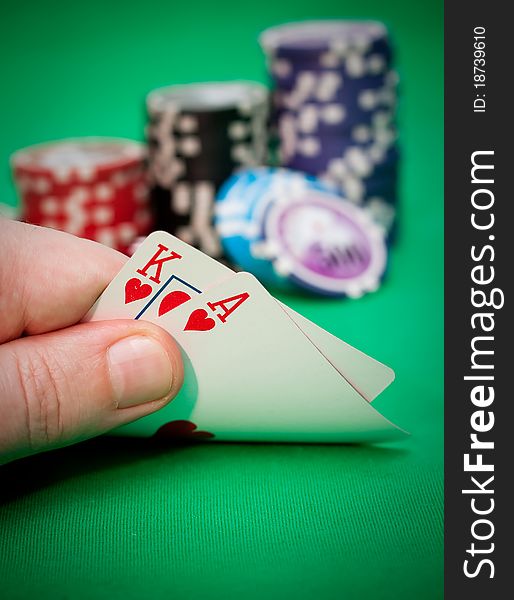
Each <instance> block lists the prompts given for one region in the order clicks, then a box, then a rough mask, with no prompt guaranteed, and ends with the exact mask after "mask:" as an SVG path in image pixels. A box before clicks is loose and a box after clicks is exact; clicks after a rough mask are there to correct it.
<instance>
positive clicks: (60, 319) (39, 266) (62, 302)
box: [0, 219, 127, 343]
mask: <svg viewBox="0 0 514 600" xmlns="http://www.w3.org/2000/svg"><path fill="white" fill-rule="evenodd" d="M0 256H2V266H1V268H0V315H1V319H0V343H2V342H5V341H8V340H12V339H15V338H17V337H20V336H21V335H22V334H24V333H25V334H30V335H33V334H38V333H45V332H48V331H54V330H56V329H61V328H63V327H67V326H69V325H73V324H75V323H77V322H78V321H80V319H82V317H83V316H84V315H85V314H86V313H87V311H88V310H89V309H90V308H91V306H92V305H93V304H94V302H95V300H96V299H97V298H98V296H99V295H100V294H101V293H102V291H103V290H104V289H105V288H106V287H107V285H108V284H109V282H110V281H111V279H112V278H113V277H114V276H115V275H116V273H117V272H118V271H119V270H120V269H121V267H122V266H123V265H124V263H125V262H126V260H127V257H126V256H124V255H123V254H121V253H120V252H117V251H116V250H112V249H111V248H107V247H106V246H102V245H101V244H98V243H96V242H92V241H89V240H84V239H81V238H77V237H75V236H73V235H70V234H67V233H63V232H61V231H55V230H53V229H47V228H45V227H37V226H35V225H27V224H25V223H18V222H15V221H10V220H7V219H0Z"/></svg>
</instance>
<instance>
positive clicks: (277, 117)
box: [260, 21, 399, 240]
mask: <svg viewBox="0 0 514 600" xmlns="http://www.w3.org/2000/svg"><path fill="white" fill-rule="evenodd" d="M260 41H261V45H262V47H263V49H264V51H265V52H266V54H267V57H268V65H269V69H270V72H271V76H272V79H273V82H274V90H273V111H272V117H271V122H272V129H273V130H274V132H275V136H276V138H277V142H278V148H277V160H278V163H279V164H280V165H281V166H284V167H288V168H290V169H295V170H299V171H303V172H305V173H308V174H311V175H315V176H317V177H318V178H320V179H321V180H326V181H330V182H331V183H335V184H336V185H337V186H338V188H339V190H340V192H341V193H342V195H343V196H344V197H345V198H347V199H348V200H349V201H351V202H353V203H355V204H357V205H360V206H362V207H363V208H364V209H365V210H366V211H367V212H368V213H369V214H370V215H371V216H372V217H373V219H374V220H375V221H376V222H377V223H378V224H379V225H381V226H382V227H383V229H384V230H385V232H386V234H387V236H388V238H389V240H391V238H392V236H393V233H394V229H395V220H396V218H395V217H396V211H397V180H398V163H399V151H398V147H397V144H396V140H397V131H396V123H395V109H396V96H397V94H396V88H397V74H396V72H395V71H394V70H393V55H392V50H391V46H390V43H389V38H388V33H387V29H386V28H385V26H384V25H382V24H381V23H377V22H371V21H311V22H303V23H291V24H286V25H282V26H278V27H273V28H271V29H268V30H266V31H264V32H263V33H262V35H261V38H260Z"/></svg>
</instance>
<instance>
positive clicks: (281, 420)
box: [85, 232, 405, 443]
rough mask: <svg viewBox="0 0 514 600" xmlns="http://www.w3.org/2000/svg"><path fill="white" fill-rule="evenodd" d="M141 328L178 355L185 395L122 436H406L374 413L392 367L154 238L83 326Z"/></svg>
mask: <svg viewBox="0 0 514 600" xmlns="http://www.w3.org/2000/svg"><path fill="white" fill-rule="evenodd" d="M120 318H133V319H145V320H148V321H152V322H153V323H156V324H158V325H160V326H161V327H163V328H164V329H166V330H167V331H168V332H169V333H170V334H171V335H172V336H173V337H174V338H175V340H176V341H177V343H178V344H179V345H180V347H181V349H182V353H183V358H184V365H185V381H184V386H183V388H182V390H181V392H180V393H179V395H178V396H177V397H176V398H175V399H174V400H173V401H172V402H171V403H170V404H169V405H168V406H166V407H165V408H163V409H162V410H160V411H158V412H157V413H154V414H152V415H149V416H147V417H144V418H143V419H140V420H139V421H136V422H135V423H131V424H129V425H126V426H124V427H122V428H120V429H118V432H119V433H120V434H125V435H143V436H149V435H154V434H157V435H163V436H164V435H166V436H170V437H175V438H184V437H191V438H198V439H202V438H203V439H214V440H225V441H252V442H253V441H258V442H264V441H266V442H328V443H334V442H371V441H385V440H389V439H394V438H397V437H401V436H402V435H405V434H404V432H403V431H402V430H401V429H399V428H397V427H396V426H395V425H393V424H392V423H390V422H389V421H388V420H387V419H385V418H384V417H383V416H382V415H381V414H380V413H378V412H377V411H376V410H375V409H374V408H373V407H372V406H371V404H370V402H371V401H372V400H373V399H374V398H375V397H376V396H377V395H378V394H379V393H380V392H381V391H382V390H383V389H384V388H385V387H387V386H388V385H389V384H390V383H391V382H392V380H393V379H394V373H393V371H392V370H391V369H390V368H389V367H386V366H385V365H383V364H381V363H379V362H377V361H375V360H374V359H372V358H370V357H369V356H366V355H365V354H363V353H362V352H359V351H358V350H356V349H355V348H352V347H351V346H349V345H348V344H346V343H345V342H343V341H341V340H339V339H337V338H335V337H334V336H332V335H331V334H329V333H327V332H326V331H324V330H323V329H321V328H319V327H318V326H316V325H315V324H314V323H312V322H310V321H309V320H307V319H305V318H304V317H302V316H301V315H299V314H298V313H296V312H294V311H293V310H291V309H290V308H289V307H287V306H285V305H284V304H281V303H280V302H278V301H277V300H276V299H275V298H273V296H271V295H270V294H269V292H267V290H266V289H265V288H264V287H263V286H262V285H261V284H260V283H259V282H258V281H257V279H255V277H253V276H252V275H250V274H248V273H234V272H233V271H232V270H231V269H229V268H228V267H226V266H224V265H222V264H220V263H218V262H217V261H215V260H213V259H212V258H210V257H208V256H206V255H204V254H203V253H202V252H200V251H199V250H196V249H194V248H192V247H191V246H189V245H188V244H186V243H184V242H182V241H180V240H179V239H177V238H175V237H174V236H172V235H170V234H167V233H164V232H155V233H152V234H151V235H150V236H149V237H148V238H147V239H146V240H145V241H144V242H143V244H141V246H140V247H139V248H138V250H137V252H136V253H135V254H134V255H133V256H132V258H131V259H130V260H129V261H128V262H127V263H126V264H125V266H124V267H123V269H122V270H121V271H120V272H119V273H118V275H117V276H116V277H115V278H114V279H113V281H112V282H111V283H110V284H109V286H108V287H107V288H106V290H105V291H104V293H103V294H102V295H101V296H100V298H99V299H98V300H97V302H96V303H95V305H94V306H93V307H92V309H91V310H90V311H89V313H88V314H87V315H86V318H85V320H87V321H91V320H102V319H104V320H105V319H120Z"/></svg>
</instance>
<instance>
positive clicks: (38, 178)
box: [11, 138, 151, 252]
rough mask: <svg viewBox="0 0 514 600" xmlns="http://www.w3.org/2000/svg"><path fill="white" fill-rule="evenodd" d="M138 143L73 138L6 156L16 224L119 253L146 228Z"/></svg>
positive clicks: (144, 180)
mask: <svg viewBox="0 0 514 600" xmlns="http://www.w3.org/2000/svg"><path fill="white" fill-rule="evenodd" d="M145 155H146V150H145V147H144V145H143V144H139V143H138V142H134V141H131V140H124V139H116V138H114V139H113V138H78V139H69V140H60V141H55V142H49V143H46V144H39V145H36V146H31V147H29V148H24V149H22V150H18V151H17V152H15V153H14V154H13V156H12V157H11V165H12V169H13V174H14V178H15V181H16V185H17V187H18V190H19V194H20V197H21V219H22V220H24V221H26V222H28V223H32V224H35V225H43V226H46V227H52V228H55V229H60V230H62V231H67V232H68V233H73V234H75V235H77V236H80V237H84V238H88V239H91V240H96V241H97V242H101V243H102V244H105V245H107V246H110V247H111V248H115V249H117V250H119V251H121V252H127V250H128V248H129V247H130V245H131V244H132V242H133V241H134V240H135V239H136V238H137V237H138V236H141V235H146V234H148V233H149V231H150V229H151V212H150V209H149V197H148V185H147V176H146V167H145Z"/></svg>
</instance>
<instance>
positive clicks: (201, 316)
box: [184, 308, 216, 331]
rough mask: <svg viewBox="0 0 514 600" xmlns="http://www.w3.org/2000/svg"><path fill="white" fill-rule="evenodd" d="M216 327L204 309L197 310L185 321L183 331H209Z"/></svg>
mask: <svg viewBox="0 0 514 600" xmlns="http://www.w3.org/2000/svg"><path fill="white" fill-rule="evenodd" d="M214 325H216V323H215V321H214V319H211V318H210V317H209V315H208V314H207V311H206V310H205V309H204V308H197V309H196V310H194V311H193V312H192V313H191V314H190V315H189V319H188V320H187V323H186V326H185V327H184V331H209V329H212V328H213V327H214Z"/></svg>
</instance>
